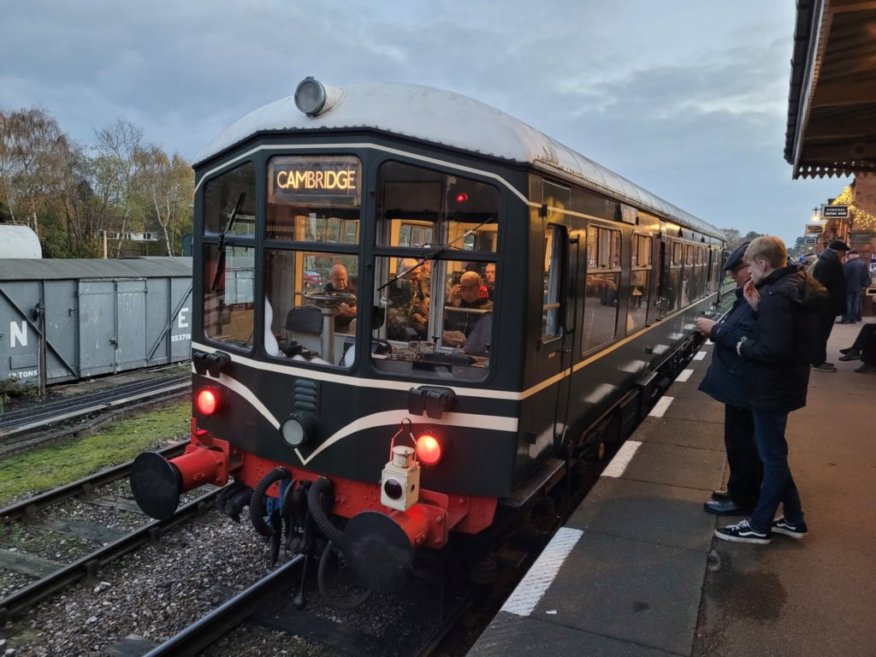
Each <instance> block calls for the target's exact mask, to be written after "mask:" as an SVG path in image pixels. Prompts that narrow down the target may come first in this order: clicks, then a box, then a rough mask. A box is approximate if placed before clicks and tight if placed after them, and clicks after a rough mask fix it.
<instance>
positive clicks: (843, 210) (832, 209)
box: [821, 205, 849, 219]
mask: <svg viewBox="0 0 876 657" xmlns="http://www.w3.org/2000/svg"><path fill="white" fill-rule="evenodd" d="M821 216H822V217H824V218H825V219H848V218H849V206H848V205H824V206H822V208H821Z"/></svg>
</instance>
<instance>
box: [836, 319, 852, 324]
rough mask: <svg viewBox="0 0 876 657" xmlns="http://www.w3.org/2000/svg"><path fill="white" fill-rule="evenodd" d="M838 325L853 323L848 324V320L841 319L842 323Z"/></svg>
mask: <svg viewBox="0 0 876 657" xmlns="http://www.w3.org/2000/svg"><path fill="white" fill-rule="evenodd" d="M837 324H851V322H847V321H846V320H844V319H841V320H840V321H838V322H837Z"/></svg>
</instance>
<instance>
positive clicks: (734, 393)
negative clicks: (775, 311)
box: [696, 242, 763, 516]
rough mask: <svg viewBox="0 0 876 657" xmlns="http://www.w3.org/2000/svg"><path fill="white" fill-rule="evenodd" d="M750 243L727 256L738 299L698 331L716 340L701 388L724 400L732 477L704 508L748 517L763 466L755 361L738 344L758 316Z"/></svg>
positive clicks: (703, 321)
mask: <svg viewBox="0 0 876 657" xmlns="http://www.w3.org/2000/svg"><path fill="white" fill-rule="evenodd" d="M748 244H749V243H748V242H745V243H744V244H742V245H741V246H739V247H738V248H737V249H736V250H734V251H733V253H731V254H730V256H729V257H728V258H727V262H726V264H725V265H724V269H725V270H727V271H729V272H730V276H731V277H732V278H733V280H734V281H736V290H735V292H736V300H735V301H734V302H733V306H732V307H731V308H730V310H729V311H728V312H727V314H726V315H724V317H723V318H722V319H721V321H720V322H716V321H714V320H711V319H707V318H705V317H700V318H698V319H697V320H696V323H697V329H698V330H699V331H700V333H702V334H703V335H705V336H707V337H708V338H709V339H711V340H712V342H714V343H715V349H714V351H713V352H712V362H711V364H710V365H709V369H708V370H706V375H705V376H704V377H703V380H702V382H701V383H700V387H699V389H700V390H702V391H703V392H705V393H706V394H707V395H710V396H711V397H713V398H714V399H716V400H718V401H719V402H721V403H723V404H724V447H725V449H726V450H727V463H728V465H729V466H730V477H729V478H728V480H727V490H726V491H715V492H714V493H712V499H710V500H708V501H706V503H705V504H704V508H705V510H706V511H707V512H708V513H714V514H715V515H719V516H729V515H745V514H748V513H750V512H751V509H753V508H754V505H755V504H756V503H757V497H758V494H759V493H760V482H761V479H762V477H763V466H762V465H761V462H760V457H759V456H758V455H757V446H756V445H755V443H754V418H753V417H752V414H751V406H750V404H749V401H748V394H747V389H748V385H749V383H748V376H749V374H750V370H751V365H749V364H748V363H747V362H746V361H745V360H743V358H742V357H741V356H740V355H739V354H737V353H736V343H737V342H739V340H741V339H742V337H743V336H745V337H747V338H749V339H750V338H751V337H752V335H753V333H754V314H753V311H752V310H751V306H749V305H748V303H746V301H745V299H743V298H742V286H743V285H745V284H746V283H747V282H748V276H749V275H748V263H746V262H745V261H744V260H743V259H742V256H743V255H744V254H745V250H746V249H747V248H748Z"/></svg>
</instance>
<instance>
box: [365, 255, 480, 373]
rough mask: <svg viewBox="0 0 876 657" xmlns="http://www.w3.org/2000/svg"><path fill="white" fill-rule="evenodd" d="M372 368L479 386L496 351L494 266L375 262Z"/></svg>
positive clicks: (389, 259) (392, 259) (455, 262)
mask: <svg viewBox="0 0 876 657" xmlns="http://www.w3.org/2000/svg"><path fill="white" fill-rule="evenodd" d="M375 268H376V270H377V276H376V277H375V292H374V298H375V299H376V302H377V304H378V305H377V308H378V312H377V313H376V318H377V319H376V320H375V323H374V324H372V327H371V328H372V329H373V331H374V339H373V343H372V356H371V358H372V362H373V363H374V366H375V367H376V368H377V369H378V370H381V371H385V372H393V373H398V374H410V373H415V374H420V375H422V376H427V377H435V378H444V379H447V378H460V379H470V380H477V379H482V378H483V377H484V376H485V375H486V369H487V368H488V367H489V364H490V354H491V351H492V345H493V298H494V296H495V293H496V290H495V273H496V263H495V262H485V263H474V262H466V261H464V260H435V261H432V260H423V259H417V258H412V257H394V256H393V257H379V258H377V259H376V267H375Z"/></svg>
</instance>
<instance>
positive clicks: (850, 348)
mask: <svg viewBox="0 0 876 657" xmlns="http://www.w3.org/2000/svg"><path fill="white" fill-rule="evenodd" d="M853 351H857V349H855V348H854V347H846V348H845V349H840V353H841V354H848V353H851V352H853Z"/></svg>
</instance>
